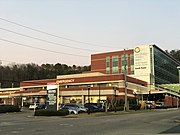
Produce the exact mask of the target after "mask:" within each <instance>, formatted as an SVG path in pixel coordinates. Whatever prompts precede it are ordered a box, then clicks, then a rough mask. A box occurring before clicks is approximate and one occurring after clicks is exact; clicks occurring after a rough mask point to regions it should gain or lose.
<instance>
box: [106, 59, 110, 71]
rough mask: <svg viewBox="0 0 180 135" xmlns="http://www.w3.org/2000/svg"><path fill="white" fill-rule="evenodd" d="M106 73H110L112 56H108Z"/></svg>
mask: <svg viewBox="0 0 180 135" xmlns="http://www.w3.org/2000/svg"><path fill="white" fill-rule="evenodd" d="M106 74H110V57H109V56H108V57H106Z"/></svg>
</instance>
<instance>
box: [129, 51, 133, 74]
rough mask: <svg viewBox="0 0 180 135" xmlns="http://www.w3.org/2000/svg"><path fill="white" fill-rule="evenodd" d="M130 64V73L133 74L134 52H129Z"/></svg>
mask: <svg viewBox="0 0 180 135" xmlns="http://www.w3.org/2000/svg"><path fill="white" fill-rule="evenodd" d="M130 66H131V72H130V74H134V54H130Z"/></svg>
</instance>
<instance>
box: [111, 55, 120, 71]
mask: <svg viewBox="0 0 180 135" xmlns="http://www.w3.org/2000/svg"><path fill="white" fill-rule="evenodd" d="M118 62H119V61H118V56H112V73H113V74H117V73H119V71H118V69H119V66H118Z"/></svg>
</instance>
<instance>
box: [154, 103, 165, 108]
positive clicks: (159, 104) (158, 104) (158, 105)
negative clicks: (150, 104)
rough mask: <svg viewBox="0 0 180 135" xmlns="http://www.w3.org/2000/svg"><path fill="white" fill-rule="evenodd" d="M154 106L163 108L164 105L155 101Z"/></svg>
mask: <svg viewBox="0 0 180 135" xmlns="http://www.w3.org/2000/svg"><path fill="white" fill-rule="evenodd" d="M155 107H156V108H157V109H161V108H163V107H164V102H156V103H155Z"/></svg>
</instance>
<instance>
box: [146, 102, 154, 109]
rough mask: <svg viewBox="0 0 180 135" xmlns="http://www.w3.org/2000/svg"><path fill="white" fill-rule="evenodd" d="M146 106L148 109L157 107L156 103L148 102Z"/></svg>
mask: <svg viewBox="0 0 180 135" xmlns="http://www.w3.org/2000/svg"><path fill="white" fill-rule="evenodd" d="M146 108H147V109H154V108H156V107H155V104H153V103H146Z"/></svg>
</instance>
